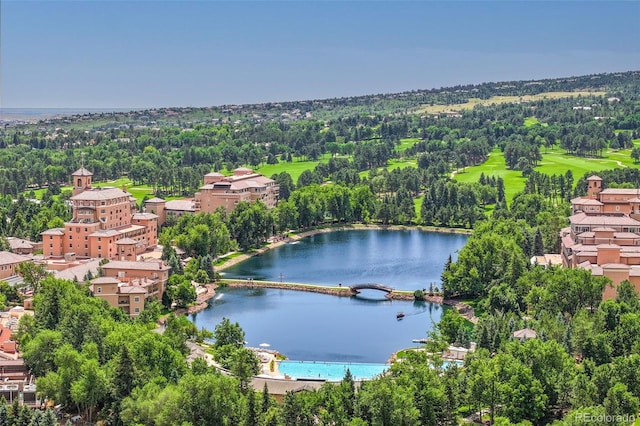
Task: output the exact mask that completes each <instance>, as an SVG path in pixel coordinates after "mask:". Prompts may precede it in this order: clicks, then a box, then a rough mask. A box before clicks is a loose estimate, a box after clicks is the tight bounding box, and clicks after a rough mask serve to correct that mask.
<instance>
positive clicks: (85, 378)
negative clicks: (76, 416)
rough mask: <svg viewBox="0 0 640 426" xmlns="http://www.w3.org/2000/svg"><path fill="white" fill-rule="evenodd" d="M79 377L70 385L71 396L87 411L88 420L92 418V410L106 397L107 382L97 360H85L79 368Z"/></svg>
mask: <svg viewBox="0 0 640 426" xmlns="http://www.w3.org/2000/svg"><path fill="white" fill-rule="evenodd" d="M80 370H81V371H82V373H81V376H80V379H79V380H77V381H75V382H74V383H73V384H72V385H71V397H72V398H73V401H74V402H75V403H76V404H78V406H79V407H82V408H83V409H85V410H87V411H88V412H89V422H91V420H92V418H93V410H94V409H95V408H96V407H97V406H98V405H99V404H101V403H102V402H103V401H104V399H105V398H106V397H107V394H108V389H109V382H108V380H107V375H106V373H105V372H104V370H103V369H102V368H101V367H100V366H99V365H98V360H95V359H90V360H87V361H86V362H85V363H84V364H83V365H82V367H81V369H80Z"/></svg>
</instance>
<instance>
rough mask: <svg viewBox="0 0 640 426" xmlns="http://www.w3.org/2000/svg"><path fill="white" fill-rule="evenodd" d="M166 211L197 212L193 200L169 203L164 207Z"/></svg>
mask: <svg viewBox="0 0 640 426" xmlns="http://www.w3.org/2000/svg"><path fill="white" fill-rule="evenodd" d="M164 209H165V210H174V211H183V212H195V211H196V207H195V205H194V202H193V199H191V198H188V199H186V200H171V201H167V203H166V204H165V206H164Z"/></svg>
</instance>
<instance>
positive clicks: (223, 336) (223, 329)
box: [213, 318, 244, 348]
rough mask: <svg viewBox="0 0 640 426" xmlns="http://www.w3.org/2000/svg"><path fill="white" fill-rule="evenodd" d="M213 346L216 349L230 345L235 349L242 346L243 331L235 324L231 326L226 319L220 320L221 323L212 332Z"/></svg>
mask: <svg viewBox="0 0 640 426" xmlns="http://www.w3.org/2000/svg"><path fill="white" fill-rule="evenodd" d="M213 338H214V339H215V343H214V346H215V347H216V348H219V347H222V346H226V345H231V346H234V347H236V348H240V347H242V346H244V330H243V329H242V327H240V324H238V323H237V322H236V323H235V324H232V323H231V321H230V320H229V319H228V318H222V321H221V322H220V323H219V324H218V325H216V327H215V329H214V330H213Z"/></svg>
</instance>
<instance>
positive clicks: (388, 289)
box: [349, 283, 393, 294]
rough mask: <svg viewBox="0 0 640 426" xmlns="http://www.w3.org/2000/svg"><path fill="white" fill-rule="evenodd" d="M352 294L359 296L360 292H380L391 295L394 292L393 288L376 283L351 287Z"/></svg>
mask: <svg viewBox="0 0 640 426" xmlns="http://www.w3.org/2000/svg"><path fill="white" fill-rule="evenodd" d="M349 290H351V293H353V294H358V293H360V290H380V291H384V292H385V293H387V294H389V293H392V292H393V288H391V287H389V286H386V285H384V284H376V283H366V284H357V285H352V286H350V287H349Z"/></svg>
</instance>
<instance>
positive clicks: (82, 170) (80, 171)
mask: <svg viewBox="0 0 640 426" xmlns="http://www.w3.org/2000/svg"><path fill="white" fill-rule="evenodd" d="M71 176H93V173H91V172H90V171H89V170H87V169H85V168H84V167H80V168H79V169H78V170H76V171H75V172H73V173H71Z"/></svg>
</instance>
